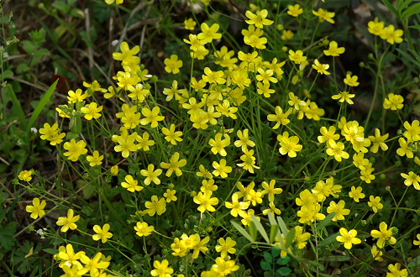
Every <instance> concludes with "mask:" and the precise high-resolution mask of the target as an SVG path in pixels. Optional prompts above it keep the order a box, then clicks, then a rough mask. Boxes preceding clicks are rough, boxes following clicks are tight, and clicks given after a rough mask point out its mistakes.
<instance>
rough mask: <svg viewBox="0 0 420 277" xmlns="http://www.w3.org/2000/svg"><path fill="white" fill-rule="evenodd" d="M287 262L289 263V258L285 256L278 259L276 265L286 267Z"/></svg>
mask: <svg viewBox="0 0 420 277" xmlns="http://www.w3.org/2000/svg"><path fill="white" fill-rule="evenodd" d="M289 261H290V257H289V256H286V257H284V258H279V259H278V260H277V262H276V263H277V264H278V265H286V264H287V263H288V262H289Z"/></svg>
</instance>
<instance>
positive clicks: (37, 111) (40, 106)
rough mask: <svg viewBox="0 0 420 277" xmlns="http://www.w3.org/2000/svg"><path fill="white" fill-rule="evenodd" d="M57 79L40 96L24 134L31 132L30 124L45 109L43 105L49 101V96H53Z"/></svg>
mask: <svg viewBox="0 0 420 277" xmlns="http://www.w3.org/2000/svg"><path fill="white" fill-rule="evenodd" d="M58 80H59V79H57V80H56V81H55V82H54V84H52V85H51V86H50V87H49V88H48V90H47V92H45V94H44V95H43V96H42V98H41V100H40V101H39V103H38V105H37V106H36V108H35V110H34V112H33V113H32V115H31V117H30V118H29V123H28V125H27V126H26V132H29V131H30V130H31V127H32V124H34V122H35V120H36V119H37V118H38V115H39V114H40V113H41V112H42V110H43V109H44V107H45V104H47V102H48V100H50V98H51V95H52V94H53V92H54V90H55V87H56V86H57V83H58Z"/></svg>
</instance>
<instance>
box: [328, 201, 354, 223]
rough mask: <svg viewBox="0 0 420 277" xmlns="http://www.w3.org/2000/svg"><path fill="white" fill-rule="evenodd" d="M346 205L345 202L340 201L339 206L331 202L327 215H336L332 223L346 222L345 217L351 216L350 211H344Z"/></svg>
mask: <svg viewBox="0 0 420 277" xmlns="http://www.w3.org/2000/svg"><path fill="white" fill-rule="evenodd" d="M345 204H346V203H345V202H344V200H340V201H339V202H338V203H337V204H336V203H335V202H334V201H331V202H330V205H329V206H328V208H327V213H329V214H330V213H332V212H334V213H335V215H334V217H333V219H332V221H337V220H344V216H345V215H348V214H350V210H349V209H344V205H345Z"/></svg>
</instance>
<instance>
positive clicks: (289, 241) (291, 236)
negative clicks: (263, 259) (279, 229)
mask: <svg viewBox="0 0 420 277" xmlns="http://www.w3.org/2000/svg"><path fill="white" fill-rule="evenodd" d="M295 232H296V230H295V228H293V229H291V230H290V231H289V233H288V234H287V236H286V245H285V247H286V249H287V248H289V247H290V245H292V242H293V239H294V238H295Z"/></svg>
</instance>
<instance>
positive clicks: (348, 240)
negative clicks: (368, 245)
mask: <svg viewBox="0 0 420 277" xmlns="http://www.w3.org/2000/svg"><path fill="white" fill-rule="evenodd" d="M340 235H341V236H337V238H336V239H337V241H338V242H343V243H344V248H346V249H351V248H352V246H353V244H360V243H362V241H361V240H360V239H359V238H356V236H357V231H356V230H354V229H352V230H350V231H347V229H346V228H340Z"/></svg>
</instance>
